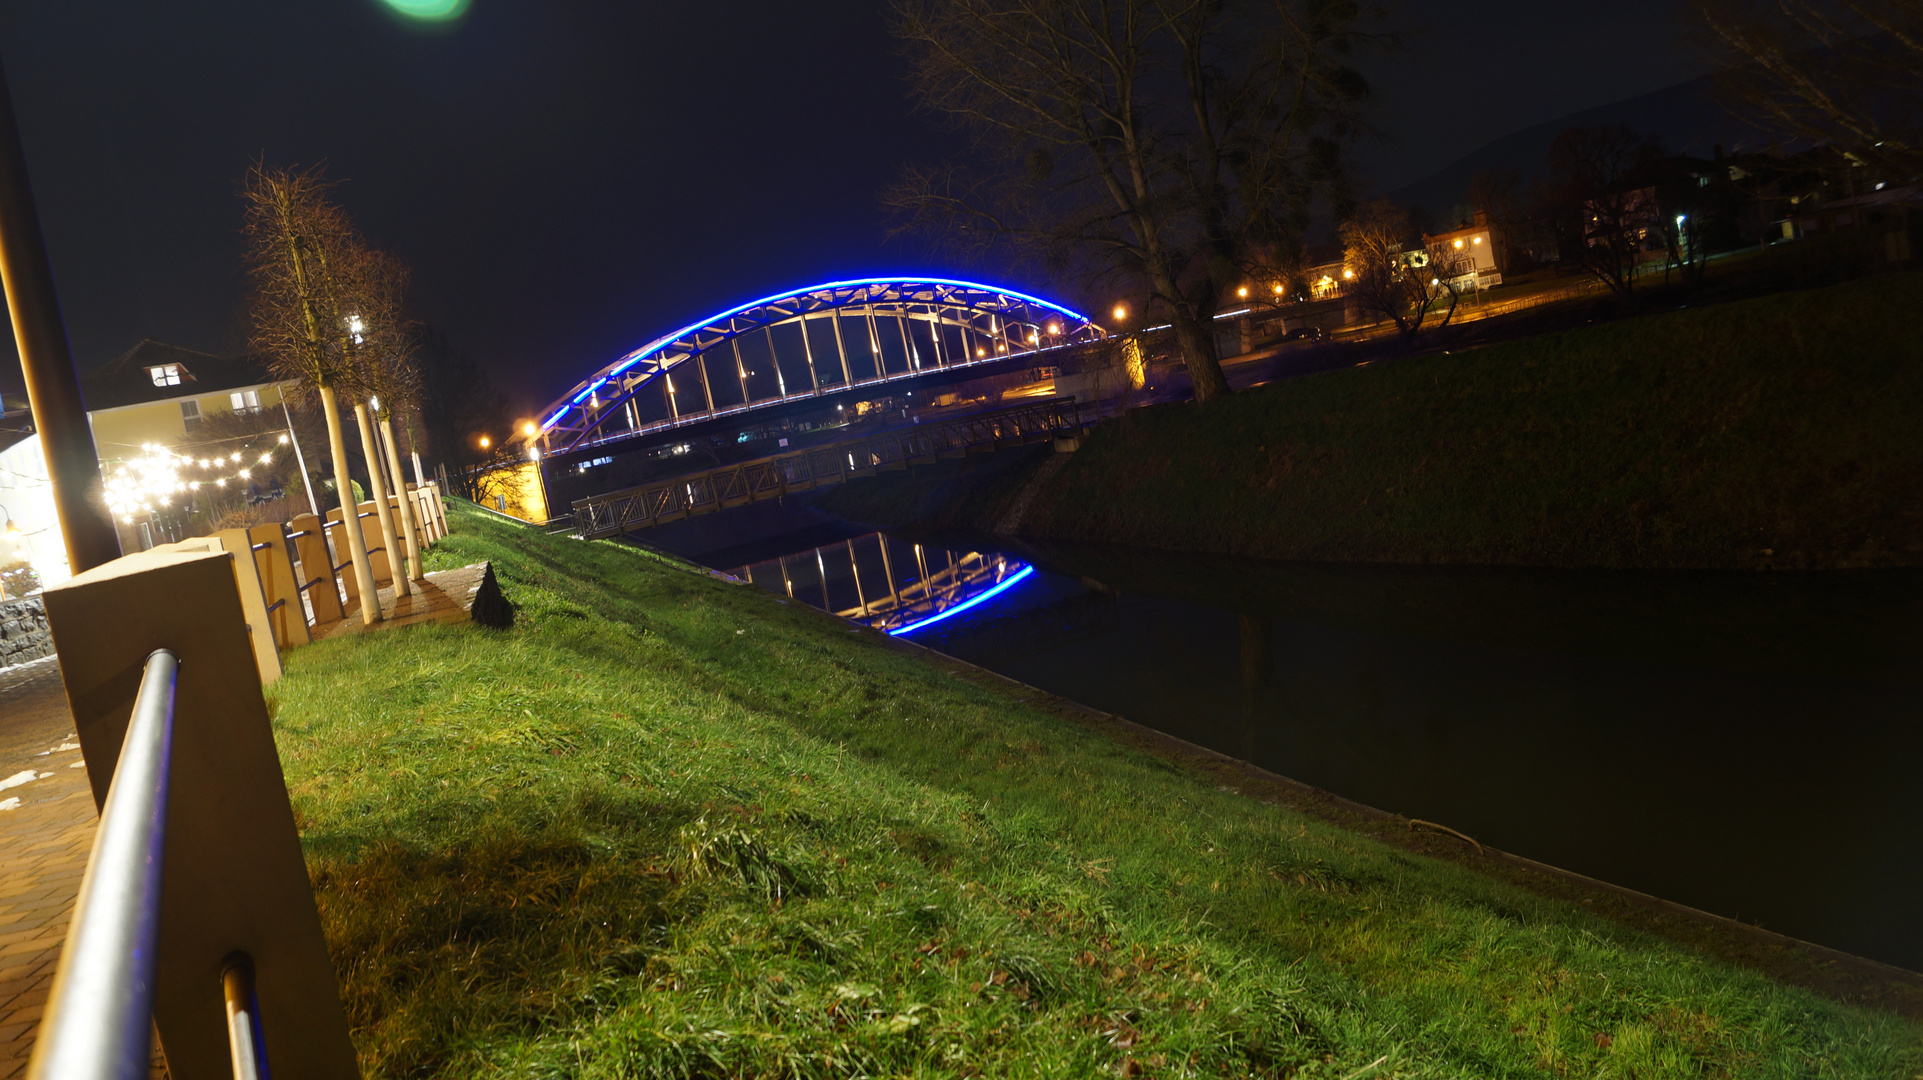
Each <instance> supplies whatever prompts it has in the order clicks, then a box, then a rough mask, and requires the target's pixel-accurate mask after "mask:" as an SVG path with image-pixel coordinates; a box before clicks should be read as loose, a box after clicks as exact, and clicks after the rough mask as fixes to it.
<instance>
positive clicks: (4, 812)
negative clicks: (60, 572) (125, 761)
mask: <svg viewBox="0 0 1923 1080" xmlns="http://www.w3.org/2000/svg"><path fill="white" fill-rule="evenodd" d="M73 734H74V732H73V716H72V714H71V713H69V712H68V710H67V696H66V694H65V692H64V691H62V689H61V685H60V665H59V664H58V662H56V661H55V660H54V659H53V658H52V657H46V658H44V659H40V660H35V661H33V662H31V663H27V664H22V665H19V666H17V667H11V668H6V669H0V788H3V790H0V1080H15V1078H17V1077H22V1076H25V1075H26V1072H27V1057H28V1055H29V1054H31V1053H32V1052H33V1040H34V1035H35V1033H36V1032H37V1031H38V1029H39V1026H40V1014H41V1011H42V1010H43V1009H44V1008H45V1007H46V1003H47V995H48V994H49V992H50V991H51V990H52V989H53V973H54V968H55V967H56V965H57V964H58V963H59V960H60V945H61V942H62V941H63V940H65V938H66V935H67V924H68V922H69V921H71V919H72V918H73V904H74V898H75V897H76V896H77V895H79V892H80V879H81V877H82V876H83V875H84V874H85V873H86V871H87V854H88V852H89V851H91V850H92V848H93V834H94V823H95V821H96V820H97V816H96V814H95V812H94V804H93V794H92V792H91V791H89V790H88V787H87V770H86V769H84V768H82V767H80V766H81V764H82V762H81V759H80V749H79V745H78V743H77V742H76V740H75V739H74V737H73Z"/></svg>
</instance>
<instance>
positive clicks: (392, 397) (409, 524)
mask: <svg viewBox="0 0 1923 1080" xmlns="http://www.w3.org/2000/svg"><path fill="white" fill-rule="evenodd" d="M361 257H362V258H363V259H364V260H365V269H364V273H363V276H364V279H365V286H364V290H363V295H364V297H365V302H364V308H363V314H362V316H361V319H360V327H361V332H360V334H359V335H358V340H357V342H356V348H357V349H358V350H359V351H360V354H361V357H362V361H363V362H362V363H361V364H360V365H359V369H360V373H361V380H362V382H363V383H365V385H366V389H367V403H366V406H365V411H366V412H368V414H369V416H370V419H371V420H372V421H373V427H374V429H375V430H374V431H373V432H372V435H373V437H374V442H375V444H376V445H375V446H374V447H371V448H370V453H374V452H378V453H379V454H380V456H381V457H384V458H385V460H386V462H387V472H386V476H385V477H384V478H382V479H383V480H384V482H385V486H386V487H387V488H388V489H389V490H391V492H392V493H393V494H395V495H397V496H399V497H400V498H399V504H400V507H399V509H400V522H401V528H400V530H399V531H400V533H401V534H402V537H401V538H402V542H403V543H404V544H405V545H406V548H407V561H408V575H407V576H408V577H410V578H412V579H413V580H416V581H418V580H421V579H423V578H425V577H426V570H425V569H424V567H423V565H422V562H421V548H420V541H419V528H420V523H419V521H418V520H417V519H416V517H415V511H414V504H413V502H412V500H410V499H409V498H408V497H407V479H406V477H405V476H403V475H402V473H401V460H400V448H399V447H398V446H397V445H395V442H394V414H395V412H396V411H401V410H406V409H409V408H411V407H412V405H413V403H414V401H415V400H416V399H417V398H418V396H419V394H420V374H419V372H418V371H417V369H416V367H415V364H414V333H413V330H414V328H413V325H412V324H411V322H410V321H409V320H408V318H407V313H406V306H407V305H406V299H407V286H408V281H409V278H410V277H411V275H410V274H409V272H408V269H407V267H406V266H405V265H403V264H402V263H401V261H400V260H399V259H397V258H395V257H393V256H392V255H389V254H387V253H385V252H378V251H367V252H364V253H363V254H362V256H361ZM364 430H365V428H364ZM368 460H369V468H370V469H377V468H378V467H379V466H378V464H377V463H376V461H375V459H374V458H373V457H370V458H369V459H368ZM390 524H392V523H391V522H390ZM389 535H393V534H392V533H390V534H389ZM396 580H397V581H399V580H400V578H399V576H398V575H397V577H396ZM403 587H405V586H403Z"/></svg>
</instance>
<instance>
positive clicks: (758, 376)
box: [529, 278, 1106, 454]
mask: <svg viewBox="0 0 1923 1080" xmlns="http://www.w3.org/2000/svg"><path fill="white" fill-rule="evenodd" d="M1104 336H1106V331H1105V330H1103V328H1102V327H1100V326H1097V325H1095V324H1094V323H1092V322H1090V321H1089V320H1088V319H1087V318H1086V317H1084V316H1082V315H1079V314H1077V313H1076V312H1073V311H1070V310H1069V309H1068V308H1065V307H1062V306H1061V305H1059V304H1054V303H1051V302H1049V301H1047V300H1043V299H1040V298H1038V297H1034V296H1027V295H1024V294H1022V293H1017V292H1011V291H1009V290H1007V289H1000V288H996V287H994V286H990V285H978V284H974V283H972V282H966V281H950V280H946V279H940V278H914V279H891V280H867V281H837V282H830V283H828V284H825V285H816V286H813V287H811V288H807V289H799V290H796V291H795V292H790V293H783V294H781V295H779V296H771V297H768V298H766V299H763V300H757V301H754V302H753V303H750V304H744V305H742V306H740V307H737V308H734V309H732V310H729V311H724V312H722V313H721V314H719V315H717V316H715V317H714V318H711V319H708V320H705V321H703V322H700V323H695V324H693V325H690V326H687V327H684V328H683V329H681V330H678V331H676V332H675V333H673V334H670V335H668V336H667V337H663V338H658V339H656V340H654V341H651V342H649V343H648V344H646V345H644V346H642V347H641V348H639V349H636V350H635V351H633V352H631V353H628V354H627V355H625V356H623V357H621V358H620V359H618V360H616V361H614V362H613V363H611V364H609V365H607V366H606V367H604V368H602V369H601V370H599V371H597V372H595V373H594V374H593V375H591V376H589V377H588V378H586V379H583V380H582V381H581V382H579V383H576V384H575V386H574V387H573V389H571V390H569V391H568V392H567V393H566V394H565V395H563V396H562V397H561V398H559V399H558V400H556V401H554V402H553V403H551V404H550V405H549V406H548V407H547V408H546V409H544V410H542V419H541V423H540V428H539V434H538V435H536V436H535V437H534V438H533V439H530V440H529V441H530V443H533V442H535V441H538V442H539V443H540V448H541V449H542V450H543V451H544V452H546V453H549V454H555V453H565V452H567V451H571V450H580V449H586V448H588V447H592V446H595V445H597V444H599V443H602V442H606V441H609V440H612V439H617V438H629V437H633V436H637V435H648V434H652V433H655V432H660V431H666V430H670V429H673V428H677V427H680V426H683V425H686V424H692V423H696V422H699V421H702V420H708V419H713V418H715V417H722V416H728V415H730V414H733V413H740V412H746V411H748V410H750V409H757V408H762V407H765V406H768V405H774V404H779V403H782V402H787V401H795V400H803V399H806V398H810V397H819V396H821V395H822V394H825V393H832V392H836V391H841V390H847V389H855V388H861V387H867V386H879V385H882V384H885V383H889V382H892V381H895V380H899V379H906V378H913V377H915V376H918V375H923V374H926V373H928V372H930V371H937V370H946V369H951V368H965V367H968V366H971V365H974V364H986V363H990V362H993V361H998V360H1006V359H1008V358H1009V357H1010V356H1013V355H1017V354H1020V353H1025V352H1032V353H1037V354H1042V353H1047V352H1048V351H1050V350H1052V349H1059V348H1062V347H1065V346H1070V345H1080V344H1083V343H1085V342H1089V341H1094V340H1097V339H1099V338H1101V337H1104ZM677 376H678V377H679V378H677Z"/></svg>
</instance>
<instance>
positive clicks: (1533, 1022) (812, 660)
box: [272, 510, 1923, 1080]
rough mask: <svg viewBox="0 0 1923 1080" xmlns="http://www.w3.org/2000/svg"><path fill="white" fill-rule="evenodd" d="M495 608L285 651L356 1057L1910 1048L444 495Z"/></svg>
mask: <svg viewBox="0 0 1923 1080" xmlns="http://www.w3.org/2000/svg"><path fill="white" fill-rule="evenodd" d="M452 519H453V525H454V528H455V532H454V534H453V535H452V536H450V537H449V538H448V539H447V540H446V541H444V542H443V543H442V544H441V545H440V550H438V551H437V552H436V553H435V554H434V556H433V558H434V560H435V562H436V563H437V564H438V565H441V566H447V565H458V564H462V563H468V562H473V561H477V560H480V559H491V560H494V566H495V569H496V572H497V573H498V574H499V576H500V578H501V580H502V583H503V585H504V587H505V589H506V592H507V594H508V596H509V597H510V598H511V599H512V601H513V602H514V603H515V604H516V605H517V608H518V612H517V619H516V622H515V625H514V627H513V629H511V630H507V631H488V630H482V629H479V628H476V627H471V626H469V627H426V628H414V629H407V630H400V631H395V632H390V633H384V634H377V635H370V636H366V637H361V638H357V639H353V640H345V641H331V642H324V643H320V644H316V645H314V646H311V647H308V648H304V649H301V650H298V651H296V652H293V653H291V654H289V657H288V673H287V675H286V677H285V678H284V679H283V680H282V681H281V682H280V683H278V684H277V685H276V686H275V687H274V689H273V692H272V698H273V706H274V712H275V723H276V730H277V734H278V738H279V741H280V745H281V748H282V756H283V761H284V765H285V770H286V776H287V781H288V785H289V789H290V791H291V793H292V796H293V800H294V804H295V808H296V812H297V817H298V820H299V821H300V823H301V827H302V831H303V836H304V842H305V844H306V848H307V851H308V857H309V863H310V867H311V870H312V874H313V879H314V882H315V886H316V893H317V897H318V900H319V904H320V909H321V915H322V920H323V923H324V925H325V928H326V932H327V935H328V940H329V944H330V948H331V949H332V950H333V954H334V957H335V962H336V965H337V968H338V970H339V972H340V978H341V990H342V995H343V998H344V1000H345V1003H346V1006H347V1009H348V1012H349V1016H350V1020H351V1023H352V1025H353V1030H354V1037H355V1040H356V1044H357V1046H358V1048H359V1051H360V1055H361V1061H362V1067H363V1070H364V1074H365V1075H367V1076H369V1077H376V1076H387V1077H402V1076H408V1077H413V1076H477V1075H504V1076H542V1077H548V1076H580V1077H722V1076H729V1077H817V1076H822V1077H827V1076H849V1077H853V1076H929V1077H935V1076H956V1077H960V1076H998V1077H999V1076H1038V1077H1039V1076H1048V1077H1055V1076H1095V1075H1119V1076H1167V1077H1175V1076H1207V1077H1217V1076H1225V1077H1237V1076H1260V1077H1283V1076H1290V1077H1326V1078H1352V1080H1361V1078H1365V1077H1402V1078H1412V1077H1478V1078H1482V1077H1555V1076H1612V1077H1645V1078H1654V1077H1725V1076H1744V1077H1750V1076H1754V1077H1783V1078H1790V1077H1797V1078H1802V1077H1838V1078H1843V1077H1847V1078H1860V1077H1891V1078H1896V1077H1912V1076H1915V1075H1917V1073H1918V1070H1919V1069H1920V1068H1923V1039H1919V1031H1918V1029H1917V1027H1916V1026H1915V1025H1914V1024H1913V1023H1912V1022H1910V1021H1907V1020H1904V1019H1901V1018H1898V1017H1895V1016H1892V1015H1889V1014H1884V1013H1875V1012H1870V1011H1865V1010H1861V1009H1857V1008H1853V1007H1850V1006H1846V1005H1842V1004H1838V1003H1836V1002H1833V1001H1829V1000H1826V999H1823V998H1820V997H1817V996H1815V995H1813V994H1811V993H1809V992H1806V991H1803V990H1798V989H1794V988H1789V987H1785V986H1782V985H1779V984H1776V983H1773V982H1771V981H1769V980H1768V979H1766V978H1764V977H1763V976H1761V975H1758V974H1755V973H1753V972H1749V971H1744V970H1739V969H1734V968H1730V967H1728V966H1725V965H1722V964H1720V963H1717V962H1715V961H1712V960H1709V959H1706V958H1704V957H1702V956H1700V955H1697V954H1694V953H1691V952H1689V951H1687V950H1685V949H1683V948H1681V947H1679V946H1676V945H1672V944H1669V943H1666V942H1663V941H1659V940H1655V939H1652V938H1649V937H1647V936H1644V935H1641V934H1638V933H1635V932H1632V931H1629V930H1625V929H1623V928H1621V927H1619V926H1616V925H1613V924H1611V923H1609V922H1606V921H1604V920H1602V919H1599V918H1596V917H1594V916H1591V915H1589V914H1587V913H1585V912H1584V911H1582V910H1581V909H1580V908H1579V907H1578V906H1576V905H1572V904H1567V903H1562V902H1558V901H1552V900H1548V899H1543V898H1540V897H1537V896H1534V895H1531V894H1528V893H1524V892H1522V891H1520V890H1516V889H1514V888H1511V887H1509V886H1506V885H1502V884H1499V883H1497V882H1495V881H1493V880H1491V879H1488V878H1484V877H1481V876H1479V875H1477V874H1474V873H1472V872H1469V871H1466V870H1463V869H1461V868H1458V867H1454V866H1451V865H1449V864H1446V863H1442V862H1438V861H1435V860H1431V859H1428V858H1424V857H1421V856H1418V855H1414V854H1410V853H1408V852H1406V851H1401V850H1396V849H1393V848H1390V847H1386V846H1384V845H1382V844H1379V843H1377V842H1375V841H1372V840H1369V839H1366V838H1364V837H1361V836H1358V835H1356V834H1353V833H1349V832H1345V831H1343V830H1341V829H1338V828H1335V827H1334V826H1331V825H1328V824H1325V823H1323V822H1321V821H1319V820H1316V819H1313V818H1310V817H1306V816H1303V815H1300V814H1297V813H1294V812H1291V811H1289V810H1286V809H1282V808H1280V807H1276V806H1270V805H1264V804H1263V803H1262V802H1260V801H1257V800H1256V799H1253V798H1249V797H1246V796H1243V795H1240V794H1237V793H1234V792H1232V791H1229V790H1227V789H1225V788H1220V787H1218V786H1216V782H1215V781H1213V780H1212V779H1210V778H1209V777H1208V776H1207V775H1206V774H1203V773H1201V772H1200V771H1199V770H1194V769H1191V768H1188V767H1185V766H1179V765H1175V764H1171V763H1170V762H1168V761H1166V760H1163V759H1161V758H1158V757H1155V756H1151V755H1149V754H1147V753H1144V752H1142V751H1139V750H1135V749H1131V748H1129V747H1127V746H1124V745H1122V744H1121V743H1118V742H1114V741H1111V740H1109V739H1107V738H1105V737H1103V736H1102V735H1100V734H1098V733H1096V732H1095V731H1093V730H1091V729H1088V728H1085V727H1083V726H1080V725H1077V724H1075V723H1071V722H1068V721H1065V720H1063V719H1061V718H1059V717H1057V716H1054V715H1051V714H1048V713H1045V712H1042V711H1039V710H1037V709H1035V708H1032V707H1029V706H1027V705H1024V704H1022V703H1020V702H1018V701H1017V700H1015V699H1013V698H1011V697H1009V696H1008V695H1007V694H1006V693H1005V692H1001V691H997V690H994V689H992V688H988V687H984V686H981V685H976V684H974V683H971V682H968V681H964V680H963V679H961V678H958V677H956V676H953V675H949V674H945V673H943V672H942V671H940V670H938V669H936V668H935V667H933V666H930V665H929V664H927V663H925V662H923V661H922V660H920V659H918V658H917V657H916V656H915V655H913V654H910V653H907V652H904V651H902V650H900V649H897V648H895V647H893V646H891V645H890V644H889V643H888V642H886V641H884V640H881V639H879V638H878V637H876V636H875V635H873V634H872V633H870V632H866V631H863V632H859V633H856V632H851V631H850V630H849V629H848V628H847V627H846V626H845V625H844V624H842V623H840V622H839V621H837V620H834V619H832V618H829V617H827V616H824V615H821V614H819V613H816V612H813V611H809V610H806V609H803V608H800V607H798V606H794V605H783V604H781V603H780V602H779V601H777V600H776V599H774V598H773V597H771V596H769V595H767V594H765V593H762V592H760V591H758V590H754V589H751V588H743V587H738V586H733V585H729V584H727V583H725V582H723V581H719V580H716V579H715V578H712V577H709V576H707V575H705V574H702V573H698V572H693V571H691V570H689V569H688V568H685V567H681V566H677V565H675V564H672V563H669V562H667V561H665V560H662V559H659V558H656V557H652V556H649V555H647V554H644V553H640V552H637V551H635V550H632V549H624V548H621V547H618V546H616V545H613V544H610V543H597V544H585V543H581V542H579V541H572V540H567V539H564V538H551V537H547V536H544V535H542V534H540V533H538V532H535V531H532V530H521V529H518V528H516V527H514V526H512V525H509V524H506V523H503V522H501V521H498V520H491V519H488V518H487V517H485V516H484V515H482V514H480V513H479V512H476V511H471V510H468V511H461V510H457V511H455V512H454V513H453V514H452Z"/></svg>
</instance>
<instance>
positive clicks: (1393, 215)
mask: <svg viewBox="0 0 1923 1080" xmlns="http://www.w3.org/2000/svg"><path fill="white" fill-rule="evenodd" d="M1413 232H1414V226H1413V225H1412V224H1411V223H1410V220H1409V211H1408V210H1406V209H1404V208H1402V207H1400V206H1396V205H1395V204H1393V203H1391V202H1389V201H1388V200H1387V199H1377V200H1375V201H1374V202H1368V203H1364V204H1362V205H1361V206H1359V207H1357V208H1356V213H1355V215H1354V216H1353V217H1351V218H1350V219H1349V220H1348V221H1345V222H1343V223H1342V273H1343V277H1344V278H1346V279H1347V281H1346V284H1347V286H1348V294H1349V296H1351V297H1352V298H1354V299H1355V301H1356V302H1357V303H1359V304H1361V305H1362V307H1363V308H1364V309H1366V310H1368V311H1372V312H1375V313H1376V314H1378V315H1381V316H1382V317H1384V318H1386V319H1389V320H1391V321H1393V322H1394V323H1395V325H1396V329H1397V330H1398V331H1400V332H1401V334H1402V337H1403V339H1404V340H1405V341H1408V340H1414V338H1415V337H1416V335H1417V334H1420V333H1421V332H1422V325H1423V323H1424V322H1425V321H1427V320H1428V319H1429V317H1430V316H1431V315H1432V314H1433V313H1434V312H1435V311H1436V309H1437V308H1438V307H1439V306H1441V305H1443V304H1444V303H1446V304H1447V305H1448V306H1447V309H1446V310H1445V311H1444V312H1443V314H1442V320H1441V321H1440V322H1438V323H1436V324H1435V327H1436V328H1440V327H1444V326H1447V325H1449V321H1450V320H1451V319H1453V318H1455V314H1456V304H1457V302H1458V301H1459V300H1460V295H1459V290H1458V286H1457V281H1458V279H1460V278H1461V277H1462V276H1463V274H1464V266H1463V260H1462V259H1461V257H1459V256H1456V255H1453V254H1451V255H1447V256H1442V255H1432V254H1431V253H1430V252H1428V251H1425V250H1423V249H1422V248H1421V247H1415V248H1414V249H1413V250H1405V245H1406V242H1407V240H1408V239H1409V237H1410V235H1411V234H1412V233H1413Z"/></svg>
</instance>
